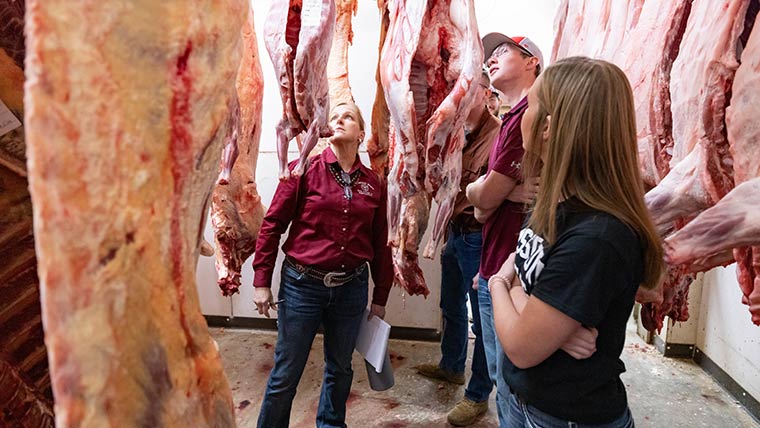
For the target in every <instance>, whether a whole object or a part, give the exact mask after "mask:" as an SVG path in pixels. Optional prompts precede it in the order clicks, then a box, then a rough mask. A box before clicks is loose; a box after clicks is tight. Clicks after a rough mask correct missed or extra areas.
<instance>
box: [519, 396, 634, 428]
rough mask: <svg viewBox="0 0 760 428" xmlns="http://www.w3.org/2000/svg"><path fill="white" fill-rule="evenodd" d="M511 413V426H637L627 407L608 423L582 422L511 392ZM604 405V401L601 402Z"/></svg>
mask: <svg viewBox="0 0 760 428" xmlns="http://www.w3.org/2000/svg"><path fill="white" fill-rule="evenodd" d="M508 400H509V409H508V411H509V414H508V417H507V420H508V421H509V424H508V425H507V426H509V428H635V424H634V423H633V415H631V411H630V410H629V409H628V408H626V409H625V412H623V414H622V415H621V416H620V417H619V418H618V419H616V420H614V421H612V422H609V423H606V424H595V425H588V424H581V423H577V422H572V421H566V420H564V419H560V418H557V417H554V416H552V415H550V414H548V413H545V412H542V411H541V410H538V409H537V408H535V407H533V406H531V405H529V404H526V403H525V402H524V401H522V400H520V398H519V397H517V395H515V394H512V393H510V394H509V398H508ZM599 405H600V406H603V405H604V403H599Z"/></svg>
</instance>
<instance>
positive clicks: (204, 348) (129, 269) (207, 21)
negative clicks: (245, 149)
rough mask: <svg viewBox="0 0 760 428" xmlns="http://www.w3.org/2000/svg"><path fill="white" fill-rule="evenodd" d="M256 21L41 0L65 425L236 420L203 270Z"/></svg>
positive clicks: (46, 315)
mask: <svg viewBox="0 0 760 428" xmlns="http://www.w3.org/2000/svg"><path fill="white" fill-rule="evenodd" d="M245 16H246V6H245V2H243V1H236V0H228V1H224V2H218V1H211V0H190V1H171V2H156V1H153V0H134V1H132V2H129V3H126V2H116V1H101V2H90V3H88V5H87V7H73V6H72V4H71V2H70V1H68V0H45V1H41V0H29V1H28V2H27V21H26V23H27V26H26V36H27V57H26V77H27V81H26V88H25V106H26V112H25V122H26V125H27V129H26V132H27V148H28V157H29V163H28V168H29V183H30V190H31V195H32V202H33V209H34V232H35V245H36V252H37V259H38V271H39V277H40V284H41V289H42V293H41V294H42V314H43V323H44V328H45V343H46V345H47V350H48V355H49V361H50V379H51V383H52V387H53V393H54V396H55V401H56V404H55V412H56V415H55V416H56V426H57V427H58V428H75V427H76V428H80V427H81V428H94V427H98V428H108V427H119V428H132V427H134V428H137V427H183V428H184V427H233V426H234V424H235V422H234V417H233V403H232V395H231V392H230V388H229V385H228V382H227V379H226V377H225V375H224V372H223V370H222V363H221V359H220V357H219V352H218V348H217V346H216V344H215V342H214V341H213V340H212V339H211V336H210V335H209V332H208V328H207V326H206V322H205V320H204V318H203V316H202V315H201V312H200V309H199V303H198V294H197V291H196V284H195V273H196V272H195V269H196V265H197V258H198V251H199V250H198V246H199V242H200V241H201V234H202V231H203V226H204V219H205V218H206V215H207V212H206V209H207V207H208V204H209V199H210V194H211V189H212V185H213V182H214V178H215V177H216V175H217V172H218V165H219V158H220V153H221V151H222V147H221V143H222V139H223V138H224V135H225V134H226V131H227V129H226V126H225V124H226V123H228V121H227V118H228V117H229V108H230V107H229V106H230V104H231V103H230V100H232V99H233V97H234V91H235V87H234V82H235V76H236V73H237V69H238V65H239V61H240V45H241V42H240V30H241V28H242V25H243V21H244V20H245ZM72 23H79V24H77V25H72Z"/></svg>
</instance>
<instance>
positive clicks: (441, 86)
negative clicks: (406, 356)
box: [380, 0, 482, 294]
mask: <svg viewBox="0 0 760 428" xmlns="http://www.w3.org/2000/svg"><path fill="white" fill-rule="evenodd" d="M388 12H389V27H388V33H387V36H386V39H385V45H384V46H383V50H382V54H381V58H380V78H381V82H382V86H383V89H384V93H385V101H386V103H387V105H388V109H389V112H390V117H391V122H392V128H393V129H394V130H395V132H394V135H393V136H392V139H393V140H394V142H395V144H393V143H391V144H392V145H393V155H392V156H393V161H392V165H391V170H390V174H389V176H388V216H389V228H388V236H389V238H388V239H389V241H390V243H391V246H392V247H393V253H394V266H395V269H396V276H397V281H398V282H399V283H400V284H401V285H402V286H403V287H404V288H405V289H407V290H408V291H409V292H410V293H411V294H418V293H420V292H422V293H423V294H427V286H426V284H425V283H424V282H423V281H424V278H423V277H422V274H421V270H420V268H419V266H418V256H417V254H418V247H419V243H420V240H421V239H422V232H423V231H424V229H425V226H426V224H427V216H428V215H429V207H430V200H431V198H432V197H433V196H434V195H435V194H437V195H438V200H439V204H440V206H439V214H438V215H437V219H436V223H437V224H440V225H445V224H446V220H448V217H449V216H450V213H451V208H452V205H451V203H450V202H449V201H448V200H449V199H450V198H452V197H455V196H456V193H453V196H452V192H453V189H454V188H455V187H458V181H459V180H458V177H459V174H461V162H458V161H457V159H458V157H457V154H456V152H459V155H460V156H461V145H462V139H463V137H462V136H461V135H459V134H458V133H459V131H460V130H459V129H458V128H457V127H456V126H457V125H456V123H457V121H459V122H460V125H459V128H461V127H462V125H463V122H464V112H466V111H468V109H469V107H470V104H471V102H472V96H473V91H474V89H475V88H474V86H473V85H472V84H471V83H472V80H473V76H474V75H475V73H476V72H475V71H474V70H477V72H479V70H480V67H481V64H482V47H481V46H480V39H479V36H478V32H477V24H476V23H475V20H474V5H473V4H472V2H471V1H467V0H453V1H437V2H426V1H415V2H406V1H403V0H398V1H389V2H388ZM423 29H424V30H423ZM467 51H469V52H467ZM452 91H453V92H454V93H452ZM448 130H454V131H456V132H457V134H456V135H452V134H451V133H450V132H448ZM457 135H459V137H461V138H462V139H460V138H459V137H457ZM452 153H453V154H452ZM453 181H456V184H452V182H453ZM444 183H445V184H446V185H445V186H443V184H444ZM457 190H458V189H457ZM441 219H443V220H441ZM442 230H443V228H442V227H438V228H437V229H436V231H437V232H438V233H437V234H436V235H435V236H433V242H432V244H430V246H429V247H430V250H429V253H430V255H431V256H432V252H433V251H434V250H435V246H436V244H437V242H438V241H439V240H440V238H441V236H442Z"/></svg>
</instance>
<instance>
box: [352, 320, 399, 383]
mask: <svg viewBox="0 0 760 428" xmlns="http://www.w3.org/2000/svg"><path fill="white" fill-rule="evenodd" d="M368 316H369V310H365V311H364V317H362V325H361V327H359V337H358V338H357V339H356V350H357V351H359V353H360V354H362V356H363V357H364V359H365V360H367V361H368V362H369V363H370V364H372V367H374V368H375V371H376V372H378V373H380V372H381V371H383V362H384V361H385V353H386V352H387V349H388V336H390V334H391V325H390V324H388V323H387V322H385V321H383V320H382V319H380V318H379V317H376V316H373V317H372V319H370V320H369V321H367V317H368Z"/></svg>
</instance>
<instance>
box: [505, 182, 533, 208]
mask: <svg viewBox="0 0 760 428" xmlns="http://www.w3.org/2000/svg"><path fill="white" fill-rule="evenodd" d="M538 184H539V178H538V177H531V178H529V179H527V180H525V182H523V183H520V184H518V185H517V186H515V188H514V189H512V191H511V192H509V195H507V199H508V200H510V201H512V202H517V203H520V204H529V203H531V202H533V201H535V200H536V196H538Z"/></svg>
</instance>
